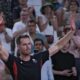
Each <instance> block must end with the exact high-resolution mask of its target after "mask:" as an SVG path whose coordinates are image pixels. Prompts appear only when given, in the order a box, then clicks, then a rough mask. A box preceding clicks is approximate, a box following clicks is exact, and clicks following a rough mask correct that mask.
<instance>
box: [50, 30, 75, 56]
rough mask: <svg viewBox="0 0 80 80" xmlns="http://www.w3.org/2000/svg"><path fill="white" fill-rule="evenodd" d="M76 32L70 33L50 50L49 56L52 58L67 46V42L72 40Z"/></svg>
mask: <svg viewBox="0 0 80 80" xmlns="http://www.w3.org/2000/svg"><path fill="white" fill-rule="evenodd" d="M73 34H74V31H72V30H71V31H69V32H68V33H67V34H66V35H65V36H64V37H63V38H61V39H60V40H59V41H58V42H57V43H56V44H55V45H52V46H51V47H50V48H49V55H50V56H52V55H54V54H55V53H57V52H58V51H59V50H60V49H62V48H63V47H64V45H66V44H67V42H68V41H69V40H70V39H71V38H72V36H73Z"/></svg>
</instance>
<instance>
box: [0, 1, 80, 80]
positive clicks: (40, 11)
mask: <svg viewBox="0 0 80 80" xmlns="http://www.w3.org/2000/svg"><path fill="white" fill-rule="evenodd" d="M73 18H74V19H75V25H76V32H75V34H74V36H73V38H72V39H71V40H70V42H69V47H68V51H69V53H66V54H64V53H65V48H64V51H63V50H62V52H61V51H60V52H59V53H60V54H58V55H54V56H52V57H51V58H52V64H51V61H49V62H50V63H49V62H48V63H49V64H48V65H52V66H49V67H52V69H53V70H52V72H53V77H54V78H53V79H54V80H80V0H0V43H2V45H3V47H5V48H6V50H7V51H8V52H9V54H12V55H15V56H17V57H18V56H19V52H18V51H19V50H18V48H17V44H16V42H15V41H16V39H17V37H18V36H19V35H21V34H23V35H25V34H27V35H28V36H29V37H30V40H31V43H32V53H33V54H31V55H35V54H36V52H37V51H38V50H37V49H36V48H35V46H36V44H37V43H38V42H39V41H40V43H41V45H42V46H43V47H42V48H43V49H42V50H46V49H48V48H49V47H50V46H51V45H52V44H54V45H55V43H57V42H58V40H59V39H60V38H61V37H63V36H64V35H65V34H66V33H67V32H68V31H69V30H70V28H71V25H70V23H71V21H72V20H73ZM41 45H39V46H41ZM67 54H69V55H67ZM67 56H68V57H67ZM70 57H71V58H70ZM51 58H50V59H51ZM67 65H68V66H67ZM73 66H75V67H76V71H77V73H74V75H75V76H76V78H73V79H67V78H66V79H65V78H61V79H60V76H61V77H64V76H66V75H67V76H68V77H70V75H72V74H70V72H71V71H67V70H66V69H65V68H68V69H69V68H70V67H71V68H73ZM62 70H64V71H63V72H64V73H60V71H62ZM68 73H69V74H68ZM5 74H6V76H5ZM76 74H77V75H76ZM43 75H44V74H43ZM71 77H72V76H71ZM53 79H49V80H53ZM0 80H12V77H11V76H10V72H9V70H8V69H7V67H6V66H5V65H4V63H3V62H2V61H1V60H0ZM42 80H43V79H42ZM45 80H46V78H45Z"/></svg>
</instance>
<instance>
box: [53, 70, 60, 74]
mask: <svg viewBox="0 0 80 80" xmlns="http://www.w3.org/2000/svg"><path fill="white" fill-rule="evenodd" d="M53 74H55V75H62V71H57V70H53Z"/></svg>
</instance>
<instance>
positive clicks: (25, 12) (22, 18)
mask: <svg viewBox="0 0 80 80" xmlns="http://www.w3.org/2000/svg"><path fill="white" fill-rule="evenodd" d="M20 17H21V20H22V21H27V20H28V18H29V13H28V12H27V11H22V12H21V14H20Z"/></svg>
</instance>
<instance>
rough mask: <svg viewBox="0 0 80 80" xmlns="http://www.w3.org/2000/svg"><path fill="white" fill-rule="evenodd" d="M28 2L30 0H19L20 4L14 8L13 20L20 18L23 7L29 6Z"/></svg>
mask: <svg viewBox="0 0 80 80" xmlns="http://www.w3.org/2000/svg"><path fill="white" fill-rule="evenodd" d="M27 2H28V0H18V3H19V4H18V5H16V6H15V7H14V8H13V20H14V22H16V21H18V20H19V18H20V12H21V10H22V8H24V7H27V8H28V5H27Z"/></svg>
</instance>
